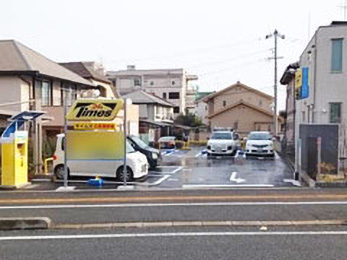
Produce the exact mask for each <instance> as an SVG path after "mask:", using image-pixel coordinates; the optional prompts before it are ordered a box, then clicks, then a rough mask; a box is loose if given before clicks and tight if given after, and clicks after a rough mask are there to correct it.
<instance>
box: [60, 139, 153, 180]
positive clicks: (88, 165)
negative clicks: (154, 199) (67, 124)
mask: <svg viewBox="0 0 347 260" xmlns="http://www.w3.org/2000/svg"><path fill="white" fill-rule="evenodd" d="M57 137H58V139H57V146H56V150H55V153H54V156H53V171H54V175H55V176H56V178H57V179H63V178H64V153H65V152H64V138H65V135H64V134H59V135H57ZM126 156H127V169H128V170H127V175H126V179H127V181H130V180H132V179H137V178H141V177H144V176H146V175H147V174H148V162H147V158H146V156H145V155H143V154H142V153H140V152H137V151H135V150H134V148H132V147H131V145H130V144H129V143H127V155H126ZM68 174H69V176H90V177H95V176H99V177H111V178H117V179H118V180H120V181H123V179H124V171H123V161H122V160H71V161H68Z"/></svg>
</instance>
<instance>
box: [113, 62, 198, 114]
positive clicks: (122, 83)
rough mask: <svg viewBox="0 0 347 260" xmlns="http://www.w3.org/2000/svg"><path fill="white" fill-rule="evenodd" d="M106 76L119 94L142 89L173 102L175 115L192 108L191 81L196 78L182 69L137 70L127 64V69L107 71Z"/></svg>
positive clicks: (193, 93)
mask: <svg viewBox="0 0 347 260" xmlns="http://www.w3.org/2000/svg"><path fill="white" fill-rule="evenodd" d="M107 77H108V79H109V80H111V81H112V82H113V84H114V85H115V86H116V91H117V92H118V93H119V94H120V95H123V94H128V93H130V92H133V91H136V90H143V91H145V92H147V93H151V94H154V95H156V96H158V97H160V98H162V99H165V100H167V101H169V102H170V103H172V104H174V114H175V116H177V115H179V114H186V113H187V112H191V111H193V110H194V107H195V104H194V100H195V98H194V96H195V90H194V89H193V87H192V86H191V82H192V81H195V80H197V79H198V77H197V76H195V75H189V74H188V73H187V72H186V71H185V70H184V69H158V70H156V69H154V70H137V69H136V68H135V66H128V67H127V70H119V71H109V72H107Z"/></svg>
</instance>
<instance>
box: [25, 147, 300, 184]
mask: <svg viewBox="0 0 347 260" xmlns="http://www.w3.org/2000/svg"><path fill="white" fill-rule="evenodd" d="M162 157H163V161H162V165H160V166H158V167H157V168H156V169H152V170H150V171H149V173H148V176H147V177H146V178H145V179H142V180H136V181H133V182H129V183H127V185H128V188H130V189H136V190H141V189H144V190H147V189H204V188H206V189H209V188H242V187H246V188H271V187H294V186H298V185H299V183H297V182H295V181H294V180H293V172H292V171H291V170H290V168H289V167H288V166H287V164H286V163H285V162H284V161H283V159H282V158H281V157H280V156H278V155H277V154H276V156H275V158H273V159H271V158H246V157H245V156H244V155H243V154H242V152H240V153H239V152H238V153H237V154H236V155H235V156H228V157H213V158H207V154H206V153H205V152H204V147H195V148H193V149H191V150H189V151H185V150H169V151H162ZM87 181H88V178H84V179H76V178H73V179H72V180H69V185H70V186H75V187H76V189H79V190H86V189H87V190H97V189H121V188H123V187H122V186H123V183H122V182H116V181H115V180H113V179H105V182H104V185H103V186H101V187H95V186H90V185H87ZM62 185H63V182H62V181H57V182H54V183H48V182H47V180H46V181H45V180H40V179H38V180H35V181H33V185H31V186H28V187H27V190H49V189H51V190H55V189H58V188H59V187H60V186H62Z"/></svg>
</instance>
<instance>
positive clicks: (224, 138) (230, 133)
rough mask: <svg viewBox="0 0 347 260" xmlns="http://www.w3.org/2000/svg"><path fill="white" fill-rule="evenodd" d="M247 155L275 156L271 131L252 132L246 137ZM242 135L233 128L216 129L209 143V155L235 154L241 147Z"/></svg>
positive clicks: (245, 150)
mask: <svg viewBox="0 0 347 260" xmlns="http://www.w3.org/2000/svg"><path fill="white" fill-rule="evenodd" d="M244 141H245V142H246V145H245V149H244V152H245V154H246V156H268V157H274V155H275V152H274V151H275V150H274V144H273V138H272V136H271V134H270V132H266V131H254V132H250V133H249V135H248V137H247V138H245V139H244ZM240 144H241V142H240V136H239V134H238V133H236V131H234V130H232V129H215V130H214V131H213V132H212V134H211V136H210V138H209V140H208V143H207V156H208V157H211V156H223V155H235V153H236V152H237V150H240V149H241V146H240Z"/></svg>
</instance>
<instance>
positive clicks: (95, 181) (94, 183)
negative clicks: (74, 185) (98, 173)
mask: <svg viewBox="0 0 347 260" xmlns="http://www.w3.org/2000/svg"><path fill="white" fill-rule="evenodd" d="M103 184H104V180H103V179H89V180H88V185H91V186H102V185H103Z"/></svg>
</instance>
